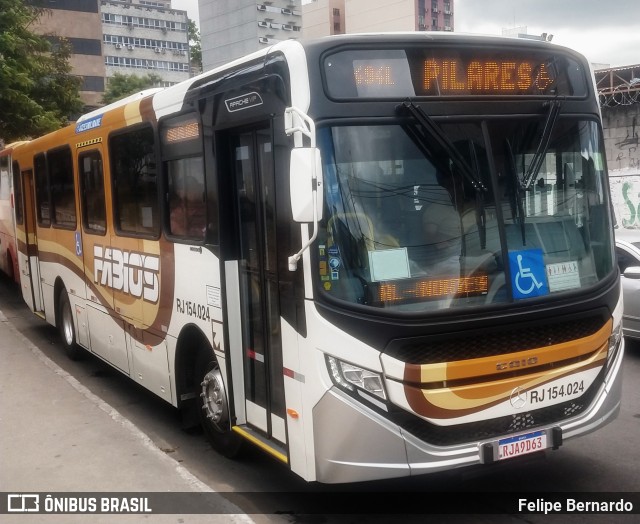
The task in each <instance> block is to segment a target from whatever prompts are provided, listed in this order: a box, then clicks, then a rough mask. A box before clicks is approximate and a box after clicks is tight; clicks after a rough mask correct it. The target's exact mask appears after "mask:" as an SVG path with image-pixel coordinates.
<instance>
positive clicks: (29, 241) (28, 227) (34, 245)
mask: <svg viewBox="0 0 640 524" xmlns="http://www.w3.org/2000/svg"><path fill="white" fill-rule="evenodd" d="M22 188H23V194H24V233H25V249H26V257H24V258H23V257H20V258H21V260H20V273H21V277H20V283H21V287H22V297H23V298H24V301H25V302H26V303H27V305H28V306H29V307H30V308H31V310H32V311H34V312H38V311H44V306H43V304H42V287H41V286H42V282H41V280H40V257H39V255H38V232H37V229H36V200H35V190H34V180H33V171H32V170H31V169H27V170H25V171H22Z"/></svg>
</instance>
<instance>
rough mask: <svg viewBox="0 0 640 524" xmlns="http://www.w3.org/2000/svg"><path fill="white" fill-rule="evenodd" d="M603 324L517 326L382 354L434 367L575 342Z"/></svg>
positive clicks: (598, 320)
mask: <svg viewBox="0 0 640 524" xmlns="http://www.w3.org/2000/svg"><path fill="white" fill-rule="evenodd" d="M603 325H604V321H603V319H602V317H601V316H594V317H589V318H579V319H574V320H566V319H565V320H563V321H562V322H556V323H546V324H537V325H531V326H517V327H514V328H512V329H506V330H505V329H500V330H499V331H495V332H474V333H473V334H468V333H467V334H465V335H464V336H460V335H459V334H458V333H456V334H455V335H451V334H448V335H446V338H444V337H437V338H436V337H429V338H426V337H425V338H422V339H419V340H417V341H416V342H408V341H407V339H405V340H394V341H391V343H390V344H389V345H388V346H387V348H386V350H385V353H386V354H387V355H389V356H391V357H394V358H397V359H398V360H401V361H403V362H406V363H408V364H436V363H441V362H454V361H457V360H469V359H474V358H482V357H490V356H495V355H503V354H506V353H513V352H515V351H526V350H528V349H536V348H543V347H547V346H552V345H555V344H561V343H563V342H570V341H572V340H578V339H581V338H584V337H587V336H589V335H593V334H594V333H596V332H597V331H598V330H599V329H600V328H602V326H603Z"/></svg>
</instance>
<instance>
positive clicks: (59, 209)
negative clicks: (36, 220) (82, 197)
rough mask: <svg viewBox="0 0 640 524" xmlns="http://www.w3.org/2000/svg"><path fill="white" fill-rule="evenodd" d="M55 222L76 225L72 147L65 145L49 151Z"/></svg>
mask: <svg viewBox="0 0 640 524" xmlns="http://www.w3.org/2000/svg"><path fill="white" fill-rule="evenodd" d="M47 165H48V168H49V181H50V184H51V207H52V208H53V216H52V219H53V223H54V225H56V226H58V227H63V228H75V227H76V191H75V185H74V180H73V164H72V161H71V149H69V147H64V148H61V149H56V150H50V151H48V152H47Z"/></svg>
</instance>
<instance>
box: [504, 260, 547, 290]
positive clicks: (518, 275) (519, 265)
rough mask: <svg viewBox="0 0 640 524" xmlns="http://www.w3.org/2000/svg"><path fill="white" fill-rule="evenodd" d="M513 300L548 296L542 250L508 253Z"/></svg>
mask: <svg viewBox="0 0 640 524" xmlns="http://www.w3.org/2000/svg"><path fill="white" fill-rule="evenodd" d="M509 267H510V268H511V287H512V289H513V298H532V297H540V296H543V295H548V294H549V286H548V285H547V277H546V271H545V267H544V260H543V258H542V249H528V250H526V251H511V252H509Z"/></svg>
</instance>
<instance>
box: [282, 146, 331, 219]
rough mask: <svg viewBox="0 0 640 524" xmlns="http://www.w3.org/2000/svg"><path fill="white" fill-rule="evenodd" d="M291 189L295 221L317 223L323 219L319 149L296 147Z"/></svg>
mask: <svg viewBox="0 0 640 524" xmlns="http://www.w3.org/2000/svg"><path fill="white" fill-rule="evenodd" d="M289 189H290V197H291V213H292V214H293V220H294V221H296V222H316V221H319V220H321V219H322V203H323V193H324V192H323V188H322V163H321V162H320V150H319V149H318V148H317V147H296V148H294V149H292V150H291V164H290V169H289ZM314 204H315V206H316V213H317V215H315V217H314Z"/></svg>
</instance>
